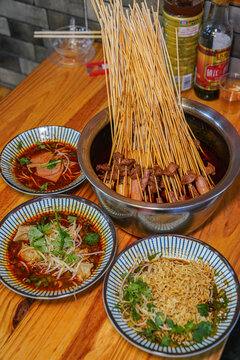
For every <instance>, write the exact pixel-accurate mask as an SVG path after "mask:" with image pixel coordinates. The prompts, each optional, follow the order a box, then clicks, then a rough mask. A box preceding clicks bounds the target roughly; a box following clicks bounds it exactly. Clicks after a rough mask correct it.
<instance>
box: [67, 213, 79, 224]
mask: <svg viewBox="0 0 240 360" xmlns="http://www.w3.org/2000/svg"><path fill="white" fill-rule="evenodd" d="M67 219H68V221H69V222H70V224H72V223H73V222H74V221H75V220H77V216H72V215H69V216H68V217H67Z"/></svg>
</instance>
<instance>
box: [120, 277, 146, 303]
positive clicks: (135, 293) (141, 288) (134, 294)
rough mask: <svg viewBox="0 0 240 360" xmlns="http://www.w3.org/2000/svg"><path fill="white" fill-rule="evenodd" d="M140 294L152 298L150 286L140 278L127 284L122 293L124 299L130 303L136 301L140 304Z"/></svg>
mask: <svg viewBox="0 0 240 360" xmlns="http://www.w3.org/2000/svg"><path fill="white" fill-rule="evenodd" d="M142 295H145V296H147V297H148V298H149V299H151V300H152V299H153V297H152V293H151V290H150V288H149V287H148V286H147V283H145V282H144V281H142V280H141V279H137V280H136V281H134V282H131V283H130V284H128V286H127V287H126V290H125V293H124V297H125V300H127V301H129V302H132V303H134V302H135V303H136V302H137V301H138V302H139V303H140V304H142Z"/></svg>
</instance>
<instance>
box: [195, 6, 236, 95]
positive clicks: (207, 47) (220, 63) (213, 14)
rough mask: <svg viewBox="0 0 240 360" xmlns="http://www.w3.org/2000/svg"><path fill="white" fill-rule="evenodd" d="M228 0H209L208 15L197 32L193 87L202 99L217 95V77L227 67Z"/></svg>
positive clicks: (230, 42) (229, 35) (231, 32)
mask: <svg viewBox="0 0 240 360" xmlns="http://www.w3.org/2000/svg"><path fill="white" fill-rule="evenodd" d="M228 5H229V0H212V1H211V8H210V12H209V17H208V19H207V21H206V22H205V23H204V24H203V25H202V28H201V30H200V35H199V40H198V42H199V45H198V56H197V67H196V77H195V85H194V89H195V92H196V95H197V96H198V97H199V98H201V99H203V100H214V99H217V98H218V96H219V80H220V78H221V77H222V75H224V74H225V73H227V71H228V65H229V57H230V49H231V44H232V37H233V29H232V26H231V25H230V23H229V20H228V11H229V9H228Z"/></svg>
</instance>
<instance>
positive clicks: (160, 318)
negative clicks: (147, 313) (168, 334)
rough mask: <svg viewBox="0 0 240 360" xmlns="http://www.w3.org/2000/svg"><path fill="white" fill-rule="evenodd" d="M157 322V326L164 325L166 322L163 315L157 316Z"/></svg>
mask: <svg viewBox="0 0 240 360" xmlns="http://www.w3.org/2000/svg"><path fill="white" fill-rule="evenodd" d="M155 323H156V325H157V327H160V326H162V325H163V324H164V321H163V319H162V317H160V316H159V315H157V316H156V317H155Z"/></svg>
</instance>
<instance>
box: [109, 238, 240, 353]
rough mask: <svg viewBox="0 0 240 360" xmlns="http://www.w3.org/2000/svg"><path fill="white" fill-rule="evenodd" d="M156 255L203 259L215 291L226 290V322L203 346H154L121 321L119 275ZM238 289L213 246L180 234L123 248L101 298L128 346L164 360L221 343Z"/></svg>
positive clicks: (235, 309) (239, 304)
mask: <svg viewBox="0 0 240 360" xmlns="http://www.w3.org/2000/svg"><path fill="white" fill-rule="evenodd" d="M156 253H160V254H162V256H163V257H167V258H176V259H183V260H186V261H190V260H195V261H198V259H199V258H201V259H202V261H203V262H204V263H206V262H207V263H208V264H209V265H210V266H211V267H212V268H213V269H215V270H216V271H215V272H216V273H217V274H218V275H217V276H215V282H216V284H217V288H218V289H224V290H226V295H227V297H228V299H229V300H230V301H229V304H228V309H229V310H230V311H229V314H228V319H227V320H226V321H223V322H221V323H220V324H219V325H218V331H217V333H216V334H215V335H214V336H213V337H208V338H206V339H204V340H203V342H202V343H199V344H195V345H191V346H178V347H169V346H160V345H158V344H154V343H152V342H150V341H148V340H146V339H144V338H142V337H141V336H139V335H138V334H137V333H136V332H135V331H134V330H132V329H131V328H130V327H129V326H128V325H127V323H126V322H125V321H124V320H122V318H121V313H120V310H119V309H118V308H117V307H116V304H117V302H118V292H119V289H120V285H121V283H122V280H123V279H122V277H121V274H123V273H127V272H128V271H129V269H130V268H131V266H132V265H133V264H134V263H135V261H136V258H137V259H138V260H137V262H138V263H140V262H142V261H149V260H148V256H149V255H153V254H156ZM239 291H240V287H239V281H238V278H237V276H236V274H235V272H234V270H233V268H232V267H231V265H230V264H229V263H228V261H227V260H226V259H225V258H224V257H223V256H222V255H221V254H220V253H219V252H218V251H217V250H215V249H214V248H213V247H211V246H210V245H207V244H205V243H204V242H202V241H200V240H197V239H194V238H191V237H187V236H180V235H156V236H152V237H149V238H145V239H141V240H139V241H137V242H135V243H133V244H131V245H129V246H128V247H127V248H126V249H124V250H123V251H122V252H121V253H120V254H119V255H118V257H117V258H116V260H115V262H114V264H113V265H112V267H111V269H109V271H108V273H107V274H106V276H105V279H104V287H103V299H104V305H105V309H106V312H107V314H108V316H109V319H110V320H111V322H112V324H113V325H114V327H115V328H116V329H117V331H118V332H119V333H120V334H121V335H122V336H123V337H124V338H125V339H126V340H127V341H129V342H130V343H131V344H133V345H135V346H136V347H138V348H139V349H141V350H144V351H147V352H149V353H151V354H154V355H161V356H165V357H174V358H178V357H186V356H192V355H196V354H200V353H203V352H205V351H207V350H209V349H211V348H213V347H215V346H216V345H217V344H219V343H220V342H222V341H223V340H224V339H225V338H226V337H227V336H228V335H229V334H230V332H231V331H232V330H233V328H234V326H235V324H236V322H237V319H238V317H239V310H240V300H239V297H240V294H239Z"/></svg>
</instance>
